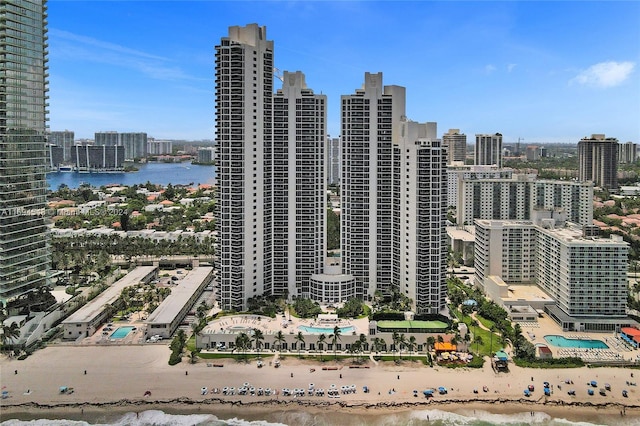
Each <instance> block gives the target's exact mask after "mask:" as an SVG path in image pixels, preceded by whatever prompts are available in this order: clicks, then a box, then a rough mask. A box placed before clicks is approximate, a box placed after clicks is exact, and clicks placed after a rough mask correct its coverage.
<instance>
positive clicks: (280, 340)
mask: <svg viewBox="0 0 640 426" xmlns="http://www.w3.org/2000/svg"><path fill="white" fill-rule="evenodd" d="M284 341H285V337H284V334H282V330H278V332H277V333H276V335H275V336H273V343H276V342H277V343H278V350H280V348H281V347H282V343H283V342H284Z"/></svg>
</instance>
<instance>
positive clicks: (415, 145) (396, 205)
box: [393, 121, 447, 314]
mask: <svg viewBox="0 0 640 426" xmlns="http://www.w3.org/2000/svg"><path fill="white" fill-rule="evenodd" d="M435 135H436V123H416V122H413V121H404V122H402V123H401V135H400V139H399V140H398V142H397V143H394V161H393V165H394V170H393V284H394V287H395V288H397V289H398V290H399V291H400V292H401V293H403V294H404V295H405V296H407V297H409V298H410V299H412V300H413V301H414V306H415V311H416V313H418V314H426V313H430V314H435V313H439V312H440V311H442V310H443V309H444V308H445V307H446V300H445V298H446V295H447V285H446V256H447V242H446V232H445V226H446V225H445V222H446V214H447V198H446V195H445V194H446V188H447V183H446V182H447V165H446V162H447V156H446V152H445V149H444V148H443V147H442V142H441V141H440V140H439V139H436V138H435Z"/></svg>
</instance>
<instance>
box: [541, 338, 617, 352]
mask: <svg viewBox="0 0 640 426" xmlns="http://www.w3.org/2000/svg"><path fill="white" fill-rule="evenodd" d="M544 340H546V341H547V343H550V344H552V345H553V346H557V347H559V348H587V349H609V346H607V345H606V344H605V343H604V342H603V341H601V340H587V339H567V338H566V337H562V336H554V335H551V336H544Z"/></svg>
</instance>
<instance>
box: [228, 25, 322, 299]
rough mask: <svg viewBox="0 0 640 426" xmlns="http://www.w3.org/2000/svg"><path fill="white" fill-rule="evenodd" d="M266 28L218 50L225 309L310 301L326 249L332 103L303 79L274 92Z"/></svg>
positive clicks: (239, 32)
mask: <svg viewBox="0 0 640 426" xmlns="http://www.w3.org/2000/svg"><path fill="white" fill-rule="evenodd" d="M273 54H274V50H273V41H270V40H267V36H266V27H260V26H258V25H257V24H250V25H247V26H246V27H238V26H235V27H230V28H229V35H228V36H227V37H224V38H222V40H221V43H220V45H218V46H216V148H217V161H218V177H217V178H218V200H217V201H218V205H217V207H218V211H217V218H216V219H217V221H216V228H217V232H218V258H219V260H218V262H219V263H218V272H219V281H220V288H219V292H218V297H219V301H220V304H221V307H222V308H223V309H235V310H242V309H244V308H246V306H247V301H248V299H249V298H251V297H255V296H261V295H276V296H285V295H288V296H289V297H291V296H307V297H308V295H309V280H310V279H311V275H312V274H317V273H321V272H322V268H323V265H324V256H325V250H326V243H325V231H324V228H325V216H326V195H325V189H326V175H325V171H324V170H325V164H324V161H325V158H324V153H325V137H326V134H327V129H326V103H327V101H326V97H325V96H324V95H316V94H314V93H313V91H312V90H311V89H309V88H307V86H306V83H305V79H304V75H303V74H302V73H301V72H296V73H289V72H285V73H284V75H283V78H282V83H283V85H282V89H280V90H278V92H277V93H275V94H274V92H273V78H274V74H273V71H274V67H273Z"/></svg>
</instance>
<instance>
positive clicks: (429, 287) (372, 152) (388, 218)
mask: <svg viewBox="0 0 640 426" xmlns="http://www.w3.org/2000/svg"><path fill="white" fill-rule="evenodd" d="M405 98H406V91H405V88H404V87H401V86H385V85H383V82H382V73H376V74H372V73H365V77H364V85H363V86H362V88H361V89H358V90H356V91H355V93H353V94H351V95H343V96H342V97H341V117H342V123H341V125H342V130H341V134H342V135H341V142H342V146H341V148H342V179H341V187H340V198H341V199H340V205H341V215H340V221H341V224H340V225H341V243H342V244H341V246H342V271H343V273H344V274H345V275H348V276H353V277H355V279H356V288H355V296H356V297H358V298H361V299H364V300H370V299H371V298H372V297H373V295H374V293H375V291H376V290H379V291H381V292H382V293H384V294H391V293H392V292H393V290H397V291H399V292H400V293H402V294H404V295H405V296H407V297H409V298H410V299H412V300H413V302H414V307H415V310H416V312H417V313H438V312H440V311H441V310H442V309H444V307H445V306H446V304H445V296H446V283H445V266H446V263H445V262H446V240H445V238H446V235H445V226H444V225H445V218H446V207H447V205H446V197H445V196H444V190H445V188H446V179H447V176H446V155H445V152H444V149H443V148H442V145H441V141H440V140H439V139H437V138H436V130H437V128H436V123H422V124H419V123H415V122H411V121H408V120H407V118H406V114H405Z"/></svg>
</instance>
